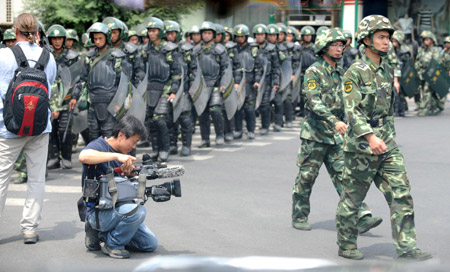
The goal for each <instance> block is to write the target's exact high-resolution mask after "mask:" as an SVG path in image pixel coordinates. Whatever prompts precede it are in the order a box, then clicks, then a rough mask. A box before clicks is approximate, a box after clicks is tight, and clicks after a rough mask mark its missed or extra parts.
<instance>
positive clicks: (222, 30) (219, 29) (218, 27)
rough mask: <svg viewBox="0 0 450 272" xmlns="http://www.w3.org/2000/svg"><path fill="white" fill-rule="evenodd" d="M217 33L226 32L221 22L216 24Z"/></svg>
mask: <svg viewBox="0 0 450 272" xmlns="http://www.w3.org/2000/svg"><path fill="white" fill-rule="evenodd" d="M216 34H225V28H224V27H223V25H221V24H216Z"/></svg>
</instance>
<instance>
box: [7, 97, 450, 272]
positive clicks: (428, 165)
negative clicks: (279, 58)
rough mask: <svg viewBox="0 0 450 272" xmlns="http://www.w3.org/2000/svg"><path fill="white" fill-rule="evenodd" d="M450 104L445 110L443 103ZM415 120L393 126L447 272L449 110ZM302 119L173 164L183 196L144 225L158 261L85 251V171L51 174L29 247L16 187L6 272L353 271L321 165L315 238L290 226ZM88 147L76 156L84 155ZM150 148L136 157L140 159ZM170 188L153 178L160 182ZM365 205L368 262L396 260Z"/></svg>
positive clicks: (382, 207)
mask: <svg viewBox="0 0 450 272" xmlns="http://www.w3.org/2000/svg"><path fill="white" fill-rule="evenodd" d="M447 104H448V103H447ZM413 115H414V112H409V113H408V117H406V118H396V119H395V122H396V130H397V142H398V144H399V145H400V150H401V151H402V152H403V154H404V156H405V161H406V166H407V171H408V176H409V179H410V183H411V187H412V196H413V199H414V207H415V222H416V228H417V236H418V246H419V247H420V248H421V249H423V250H425V251H429V252H431V253H432V254H433V255H434V259H432V260H430V261H427V262H429V263H431V264H435V263H441V264H444V265H449V264H450V261H449V260H448V257H449V256H450V249H449V247H448V242H449V241H450V234H449V233H448V230H449V227H448V226H449V225H450V212H449V208H448V207H449V205H448V192H449V191H450V190H449V189H450V188H449V181H450V170H449V169H450V159H449V155H450V144H449V139H450V126H449V122H450V107H449V106H447V109H446V111H445V112H444V113H443V114H441V115H439V116H435V117H425V118H418V117H415V116H413ZM299 129H300V119H297V120H296V121H295V127H294V128H292V129H283V130H282V132H280V133H274V132H271V133H270V135H268V136H258V137H257V138H256V139H255V140H253V141H249V140H246V139H243V140H237V141H234V142H232V143H231V144H226V145H224V146H223V147H219V148H215V147H214V144H213V146H212V148H209V149H202V150H200V149H198V148H195V145H197V144H199V142H200V139H199V135H198V130H197V134H196V135H195V137H194V143H193V146H194V148H193V156H190V157H186V158H180V157H179V156H172V157H170V163H169V164H174V165H179V164H182V165H184V166H185V168H186V173H185V175H184V176H183V177H181V183H182V194H183V196H182V197H181V198H173V199H172V200H170V201H169V202H165V203H156V202H153V201H152V200H149V201H148V202H147V203H146V204H145V207H146V208H147V218H146V220H145V223H146V224H147V225H148V226H149V227H150V229H151V230H152V231H153V232H154V233H155V234H156V235H157V237H158V239H159V247H158V249H157V250H156V251H155V252H153V253H137V252H132V253H131V258H130V259H128V260H115V259H111V258H109V257H107V256H106V255H104V254H102V253H101V251H98V252H89V251H87V250H86V248H85V247H84V224H83V223H82V222H80V220H79V218H78V214H77V209H76V201H77V199H78V198H79V197H80V193H81V188H80V184H81V165H80V163H79V162H78V160H77V156H78V153H77V154H74V157H73V162H74V168H73V169H71V170H60V169H58V170H52V171H49V176H48V181H47V189H46V195H45V202H44V208H43V218H42V222H41V224H40V228H39V234H40V241H39V242H38V243H37V244H35V245H24V244H23V239H22V235H21V233H20V228H19V221H20V218H21V211H22V205H23V201H24V200H23V199H24V197H25V193H26V185H13V184H11V185H10V187H9V192H8V200H7V206H6V208H5V210H4V214H3V217H2V218H0V222H1V225H0V271H50V270H53V271H62V270H64V271H69V270H70V271H72V270H73V271H80V270H81V269H84V270H87V271H92V270H94V271H95V270H97V271H99V270H102V271H131V270H133V269H134V268H135V267H137V266H138V265H139V264H141V263H142V262H144V261H145V260H148V259H149V258H152V257H155V256H219V257H242V256H278V257H299V258H319V259H325V260H328V261H331V262H334V263H336V264H353V263H355V261H350V260H345V259H342V258H340V257H338V256H337V250H338V247H337V245H336V228H335V220H334V218H335V211H336V207H337V202H338V195H337V194H336V192H335V190H334V187H333V186H332V183H331V181H330V178H329V176H328V174H327V172H326V170H325V167H322V169H321V171H320V175H319V177H318V179H317V180H316V184H315V186H314V189H313V193H312V196H311V206H312V211H311V215H310V218H309V222H310V223H311V225H312V228H313V229H312V231H310V232H304V231H299V230H295V229H293V228H292V227H291V205H292V202H291V191H292V187H293V184H294V180H295V177H296V174H297V171H298V169H297V167H296V156H297V150H298V147H299V146H300V140H299V137H298V135H299ZM81 148H82V147H80V148H79V150H81ZM145 152H149V149H148V148H146V149H140V150H138V156H139V158H141V155H142V154H143V153H145ZM165 181H167V180H156V181H155V183H154V184H157V183H159V182H161V183H162V182H165ZM366 203H367V204H368V205H369V206H370V208H371V209H372V211H373V214H374V215H376V216H381V217H382V218H383V220H384V221H383V223H382V224H381V225H380V226H379V227H377V228H375V229H373V230H372V231H370V232H368V233H366V234H363V235H362V236H360V237H359V239H358V246H359V248H360V250H361V251H362V252H363V253H364V254H365V260H366V261H367V262H377V261H382V262H391V261H393V260H394V261H395V259H396V257H395V256H396V253H395V248H394V245H393V243H392V238H391V229H390V223H389V209H388V206H387V204H386V201H385V199H384V197H383V195H382V194H381V193H380V192H379V191H378V190H377V189H376V187H375V186H372V187H371V189H370V191H369V193H368V196H367V198H366Z"/></svg>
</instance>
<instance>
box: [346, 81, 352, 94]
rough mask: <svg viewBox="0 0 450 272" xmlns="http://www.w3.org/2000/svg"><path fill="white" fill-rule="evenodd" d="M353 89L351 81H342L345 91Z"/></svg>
mask: <svg viewBox="0 0 450 272" xmlns="http://www.w3.org/2000/svg"><path fill="white" fill-rule="evenodd" d="M352 89H353V83H352V82H351V81H347V82H345V83H344V90H345V92H346V93H349V92H351V91H352Z"/></svg>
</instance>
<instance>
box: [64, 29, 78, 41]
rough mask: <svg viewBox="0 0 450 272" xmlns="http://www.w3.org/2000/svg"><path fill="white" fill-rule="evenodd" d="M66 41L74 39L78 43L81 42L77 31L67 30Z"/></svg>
mask: <svg viewBox="0 0 450 272" xmlns="http://www.w3.org/2000/svg"><path fill="white" fill-rule="evenodd" d="M66 34H67V35H66V39H72V40H75V41H77V42H79V41H80V40H79V39H78V35H77V31H76V30H75V29H66Z"/></svg>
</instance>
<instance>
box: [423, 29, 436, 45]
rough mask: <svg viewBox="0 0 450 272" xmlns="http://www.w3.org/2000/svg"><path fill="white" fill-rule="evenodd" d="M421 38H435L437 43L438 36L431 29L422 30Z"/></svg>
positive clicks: (434, 40)
mask: <svg viewBox="0 0 450 272" xmlns="http://www.w3.org/2000/svg"><path fill="white" fill-rule="evenodd" d="M420 38H421V39H422V40H423V39H425V38H430V39H432V40H433V42H434V45H437V40H436V36H434V34H433V33H432V32H431V31H429V30H424V31H422V33H420Z"/></svg>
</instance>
